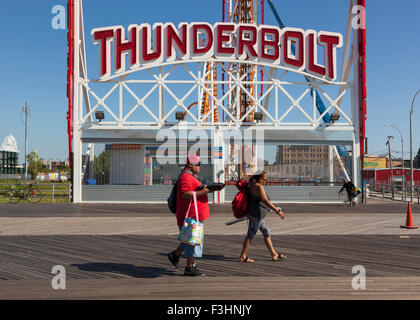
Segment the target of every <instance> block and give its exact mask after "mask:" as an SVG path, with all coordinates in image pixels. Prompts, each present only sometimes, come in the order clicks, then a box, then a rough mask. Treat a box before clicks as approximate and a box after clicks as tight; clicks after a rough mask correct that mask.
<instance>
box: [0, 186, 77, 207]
mask: <svg viewBox="0 0 420 320" xmlns="http://www.w3.org/2000/svg"><path fill="white" fill-rule="evenodd" d="M28 184H29V183H27V182H22V183H19V182H18V183H0V203H7V202H8V201H7V199H6V197H5V196H6V193H7V192H9V191H13V190H16V189H18V188H19V186H27V185H28ZM34 189H36V190H39V191H41V193H42V200H41V202H43V203H45V202H50V203H57V202H60V203H70V202H71V191H72V186H71V184H70V183H36V184H35V186H34Z"/></svg>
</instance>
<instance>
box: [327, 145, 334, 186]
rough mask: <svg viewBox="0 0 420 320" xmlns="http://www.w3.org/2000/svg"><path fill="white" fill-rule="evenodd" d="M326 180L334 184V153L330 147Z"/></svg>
mask: <svg viewBox="0 0 420 320" xmlns="http://www.w3.org/2000/svg"><path fill="white" fill-rule="evenodd" d="M328 180H329V181H330V182H334V153H333V147H332V146H328ZM331 185H333V184H331Z"/></svg>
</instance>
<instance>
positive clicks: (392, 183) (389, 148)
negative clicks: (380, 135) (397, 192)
mask: <svg viewBox="0 0 420 320" xmlns="http://www.w3.org/2000/svg"><path fill="white" fill-rule="evenodd" d="M387 139H388V141H387V142H386V145H387V146H388V150H389V171H390V176H391V194H392V200H394V177H393V174H392V157H391V142H390V141H389V140H390V139H394V137H393V136H388V137H387Z"/></svg>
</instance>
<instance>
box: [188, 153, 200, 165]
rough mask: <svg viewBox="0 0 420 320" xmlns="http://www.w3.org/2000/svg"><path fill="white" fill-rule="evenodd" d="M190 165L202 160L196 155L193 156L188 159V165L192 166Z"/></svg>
mask: <svg viewBox="0 0 420 320" xmlns="http://www.w3.org/2000/svg"><path fill="white" fill-rule="evenodd" d="M190 163H191V164H197V163H200V158H199V157H198V156H197V155H195V154H191V155H189V156H188V158H187V164H190Z"/></svg>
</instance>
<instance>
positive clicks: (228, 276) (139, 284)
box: [0, 235, 420, 299]
mask: <svg viewBox="0 0 420 320" xmlns="http://www.w3.org/2000/svg"><path fill="white" fill-rule="evenodd" d="M242 239H243V237H242V236H218V235H209V236H206V238H205V244H204V246H205V249H204V252H205V254H204V256H203V258H202V259H200V260H199V261H198V266H199V268H200V270H202V271H204V272H205V273H206V275H207V276H206V277H204V278H199V279H197V278H195V279H190V278H187V279H188V280H186V278H185V277H184V276H183V274H182V271H179V270H176V269H175V268H173V266H172V265H171V264H170V263H169V262H168V259H167V256H166V254H167V253H168V252H169V251H170V250H172V249H173V248H174V247H175V246H176V245H177V242H176V239H175V237H174V236H137V235H116V236H110V235H106V236H89V235H79V236H76V235H55V236H3V237H0V299H14V298H17V299H34V298H37V299H47V298H49V299H104V298H112V299H185V298H186V296H185V292H186V289H187V288H188V287H189V286H190V285H191V284H194V285H197V286H198V287H200V288H202V290H201V291H200V294H199V295H197V296H195V298H197V299H236V298H238V297H244V295H241V294H240V293H242V292H244V291H245V292H246V294H245V297H246V298H248V299H360V298H366V299H376V298H381V299H388V298H389V299H399V298H403V299H406V298H410V299H420V251H419V250H418V248H419V247H420V236H411V237H403V238H401V237H400V236H397V235H382V236H373V235H372V236H365V235H344V236H343V235H337V236H333V235H325V236H323V235H316V236H315V235H301V236H298V235H275V236H273V243H274V245H275V246H276V247H277V248H278V250H279V251H281V252H283V253H285V254H286V255H287V259H286V260H284V261H281V262H273V261H271V260H270V256H269V255H268V252H267V250H266V248H265V247H264V244H263V241H262V238H261V236H257V237H256V238H255V239H254V241H253V244H252V247H251V249H250V251H249V256H251V257H252V258H254V259H256V262H255V263H254V264H244V263H239V262H238V260H237V258H238V255H239V252H240V249H241V242H242ZM54 265H62V266H64V267H65V269H66V279H67V280H66V286H67V289H66V290H53V289H52V288H51V280H52V278H53V276H54V275H53V274H52V273H51V269H52V267H53V266H54ZM181 265H182V267H183V266H184V265H185V259H183V260H182V261H181ZM355 265H363V266H364V267H365V268H366V276H367V289H366V290H353V289H352V287H351V281H352V277H354V274H352V273H351V272H352V267H353V266H355ZM190 298H194V297H190Z"/></svg>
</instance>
